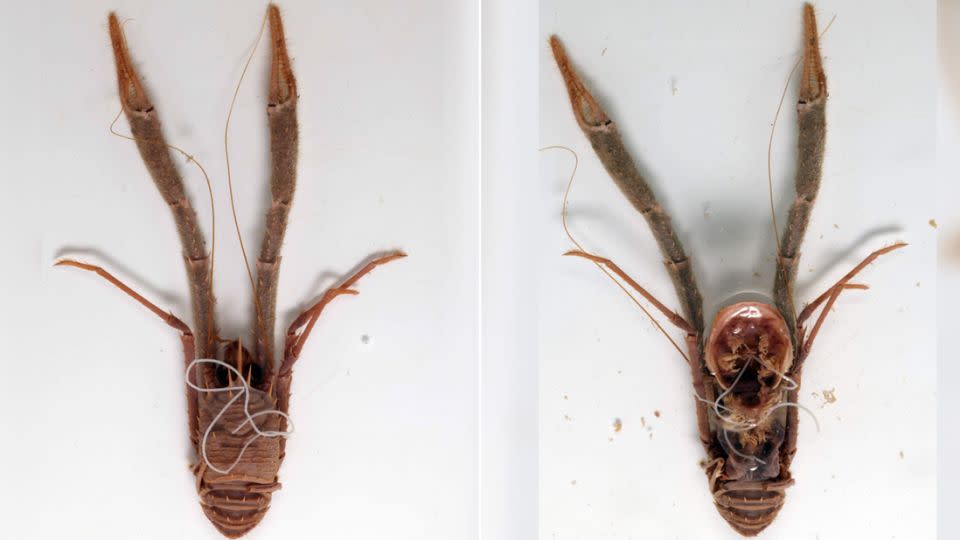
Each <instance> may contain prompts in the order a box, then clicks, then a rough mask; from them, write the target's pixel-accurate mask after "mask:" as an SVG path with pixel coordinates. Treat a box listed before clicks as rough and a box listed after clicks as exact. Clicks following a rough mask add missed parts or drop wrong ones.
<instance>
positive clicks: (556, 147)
mask: <svg viewBox="0 0 960 540" xmlns="http://www.w3.org/2000/svg"><path fill="white" fill-rule="evenodd" d="M544 150H566V151H567V152H570V153H571V154H573V159H574V162H573V171H571V172H570V180H569V181H567V189H566V191H564V193H563V206H562V208H561V210H560V219H561V221H562V223H563V232H565V233H566V234H567V238H569V239H570V242H572V243H573V245H575V246H577V249H579V250H580V251H582V252H584V253H589V252H588V251H587V250H586V249H584V248H583V246H582V245H580V242H577V239H576V238H574V237H573V234H571V233H570V228H569V227H568V226H567V208H568V206H569V199H570V190H571V188H573V179H574V178H576V176H577V169H578V168H579V167H580V156H578V155H577V153H576V152H574V151H573V150H572V149H571V148H568V147H566V146H560V145H553V146H544V147H543V148H541V149H540V150H539V151H540V152H542V151H544ZM593 264H594V265H596V267H597V268H599V269H600V271H601V272H603V273H604V274H606V275H607V277H608V278H610V279H611V280H612V281H613V282H614V283H616V284H617V287H620V290H621V291H623V292H624V294H626V295H627V296H629V297H630V299H631V300H633V303H634V304H636V305H637V307H639V308H640V310H641V311H643V314H644V315H646V316H647V318H648V319H650V322H652V323H653V325H654V326H656V327H657V330H659V331H660V333H661V334H663V335H664V337H666V338H667V339H668V340H669V341H670V344H671V345H673V348H674V349H676V350H677V352H678V353H680V356H682V357H683V359H684V360H686V361H687V363H688V364H689V363H690V359H689V358H688V357H687V355H686V354H684V352H683V350H682V349H681V348H680V346H679V345H677V342H676V341H674V339H673V338H672V337H670V334H668V333H667V331H666V330H665V329H664V328H663V326H661V324H660V321H658V320H657V319H656V317H654V316H653V315H651V314H650V312H649V311H647V308H645V307H644V306H643V304H642V303H640V300H638V299H637V297H635V296H634V295H633V293H631V292H630V291H629V290H628V289H627V288H626V287H625V286H624V285H623V283H621V282H620V280H618V279H617V278H616V277H614V275H613V274H611V273H610V271H609V270H607V269H606V268H604V266H603V265H602V264H600V263H598V262H596V261H593Z"/></svg>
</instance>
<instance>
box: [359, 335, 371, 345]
mask: <svg viewBox="0 0 960 540" xmlns="http://www.w3.org/2000/svg"><path fill="white" fill-rule="evenodd" d="M360 343H363V344H364V345H369V344H370V336H368V335H367V334H364V335H362V336H360Z"/></svg>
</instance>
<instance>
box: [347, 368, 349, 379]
mask: <svg viewBox="0 0 960 540" xmlns="http://www.w3.org/2000/svg"><path fill="white" fill-rule="evenodd" d="M349 376H350V370H349V369H348V370H347V377H349Z"/></svg>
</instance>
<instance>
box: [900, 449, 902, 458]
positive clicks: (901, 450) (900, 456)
mask: <svg viewBox="0 0 960 540" xmlns="http://www.w3.org/2000/svg"><path fill="white" fill-rule="evenodd" d="M900 459H903V450H901V451H900Z"/></svg>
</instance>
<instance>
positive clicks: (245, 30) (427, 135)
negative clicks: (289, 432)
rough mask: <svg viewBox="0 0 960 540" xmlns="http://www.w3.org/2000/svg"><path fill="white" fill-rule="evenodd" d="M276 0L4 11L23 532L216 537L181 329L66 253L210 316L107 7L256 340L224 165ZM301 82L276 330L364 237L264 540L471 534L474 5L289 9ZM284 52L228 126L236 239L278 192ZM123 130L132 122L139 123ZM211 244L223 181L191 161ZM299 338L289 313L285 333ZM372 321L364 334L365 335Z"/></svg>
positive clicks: (312, 363)
mask: <svg viewBox="0 0 960 540" xmlns="http://www.w3.org/2000/svg"><path fill="white" fill-rule="evenodd" d="M264 8H265V4H263V3H260V2H247V3H232V2H231V3H226V2H164V3H162V4H161V3H146V2H134V1H127V2H124V1H119V2H118V1H111V2H103V1H97V2H83V3H64V2H49V1H47V2H30V3H26V4H22V5H19V6H18V8H17V10H16V12H15V13H8V15H7V16H5V17H4V20H3V25H2V35H3V36H4V40H5V43H4V47H3V50H2V53H0V54H2V55H3V56H2V59H0V65H2V66H3V71H4V73H6V74H7V75H6V76H5V77H4V82H3V85H2V87H0V88H2V101H3V102H4V103H5V104H6V105H5V106H4V107H3V109H2V112H0V115H2V117H0V118H2V124H3V125H4V126H5V129H4V130H3V136H2V140H0V147H2V148H3V156H2V158H0V164H2V165H0V167H2V178H3V181H4V182H5V185H6V186H8V189H7V190H5V194H4V196H3V197H2V201H0V205H2V211H0V215H2V218H0V219H2V223H0V231H2V232H0V234H2V240H3V245H4V246H5V248H4V249H5V250H6V251H7V253H8V254H9V255H8V256H7V257H6V258H5V261H6V268H5V271H4V279H3V280H2V282H0V283H2V285H0V288H2V298H3V299H4V305H5V306H6V309H4V310H3V314H2V315H0V318H2V319H0V321H2V324H0V327H2V328H4V329H5V332H4V338H5V339H4V343H5V344H6V345H5V347H6V351H5V356H6V361H5V362H4V365H5V370H4V371H5V375H4V380H5V381H7V383H6V385H5V390H4V392H3V393H2V394H0V396H2V397H0V410H2V411H3V415H4V431H5V432H6V435H4V436H3V440H4V444H3V450H0V454H2V461H3V462H4V463H6V464H7V468H6V470H7V472H6V475H5V478H4V479H5V485H6V488H5V489H4V490H3V494H2V495H0V498H2V500H0V507H3V508H6V509H7V510H8V511H9V510H11V509H14V510H15V511H14V512H12V513H11V512H7V513H6V514H5V515H6V517H5V519H4V534H5V535H6V536H7V537H10V538H14V537H16V538H59V537H63V536H64V535H65V534H69V535H71V536H74V537H96V538H131V537H136V538H220V535H219V533H217V532H216V531H215V530H214V528H213V527H212V526H211V525H210V524H209V523H207V522H206V518H205V517H204V516H203V514H202V513H201V510H200V508H199V506H198V504H197V496H196V493H195V489H194V484H193V476H192V474H191V473H190V472H189V470H188V466H189V465H190V464H191V462H192V457H191V452H190V450H189V443H188V439H187V429H186V426H187V423H186V415H185V400H184V397H183V395H184V390H183V382H182V373H181V371H182V367H183V362H182V359H181V357H180V352H179V340H178V336H177V335H176V333H175V332H174V331H172V330H170V329H169V328H167V327H166V326H165V325H164V324H163V323H162V322H161V321H159V320H158V319H157V318H156V317H154V316H153V315H152V314H150V313H149V312H148V311H147V310H145V309H144V308H142V307H140V306H139V305H137V304H136V303H135V302H133V301H132V300H131V299H129V298H127V297H126V296H124V295H123V294H122V293H120V292H119V291H116V290H114V289H113V288H111V287H109V286H108V285H106V284H105V282H103V281H101V280H99V279H98V278H96V277H95V276H93V275H91V274H85V273H81V272H79V271H74V270H70V269H62V268H58V269H54V268H52V267H51V265H52V263H53V262H54V260H55V259H56V257H57V256H58V255H71V256H77V257H79V258H82V259H83V260H86V261H89V262H93V263H99V264H103V265H105V266H107V267H108V268H110V269H111V270H113V271H115V272H116V274H117V275H118V276H120V277H121V278H123V279H124V280H126V281H127V282H128V283H129V284H130V285H131V286H133V287H134V288H135V289H137V290H139V291H141V292H142V293H143V294H145V295H146V296H147V297H149V298H151V299H152V300H154V301H155V302H157V303H158V304H159V305H160V306H162V307H164V308H169V309H171V310H172V311H173V312H174V313H177V314H178V315H180V316H181V317H183V318H185V319H186V320H188V321H189V316H190V311H189V299H188V294H187V282H186V278H185V274H184V268H183V263H182V260H181V257H180V246H179V242H178V239H177V236H176V232H175V228H174V224H173V220H172V219H171V216H170V213H169V210H168V209H167V208H166V206H165V205H164V204H163V202H162V201H161V199H160V197H159V195H158V194H157V192H156V188H155V187H154V185H153V183H152V181H151V180H150V178H149V176H148V174H147V172H146V170H145V168H144V166H143V164H142V162H141V160H140V157H139V155H138V153H137V150H136V148H135V146H134V144H133V143H131V142H129V141H126V140H123V139H120V138H117V137H114V136H112V135H110V134H109V132H108V130H107V126H108V124H109V123H110V120H111V119H112V118H113V116H114V115H115V114H116V113H117V111H118V110H119V107H120V105H119V101H118V99H117V96H116V92H117V91H116V78H115V74H114V68H113V58H112V53H111V49H110V43H109V39H108V35H107V26H106V16H107V12H108V10H109V9H116V10H117V12H118V13H119V15H120V16H121V18H124V19H130V20H129V22H127V23H126V26H125V29H126V33H127V37H128V40H129V44H130V47H131V51H132V54H133V57H134V60H135V61H136V63H137V65H138V66H139V68H140V70H141V73H142V75H143V77H144V81H145V84H146V85H147V86H148V88H149V90H150V93H151V95H152V96H153V98H154V101H155V104H156V106H157V109H158V111H159V112H160V115H161V119H162V121H163V122H164V127H165V133H166V135H167V138H168V141H169V142H171V143H174V144H177V145H180V146H182V147H183V148H185V149H187V150H188V151H190V152H191V153H193V154H194V155H195V156H196V158H197V159H198V160H199V161H200V162H201V163H203V164H204V166H206V167H207V169H208V170H209V171H210V173H211V176H212V178H213V181H214V190H215V193H216V204H217V206H216V209H217V252H216V270H217V272H216V278H215V282H216V293H217V299H218V301H219V302H218V314H219V316H220V321H221V326H222V334H223V335H224V336H225V337H232V336H236V335H241V336H243V337H244V338H246V339H249V333H248V332H249V324H250V321H251V320H252V317H251V311H252V310H251V308H250V305H251V294H250V290H249V289H250V288H249V285H248V281H247V276H246V273H245V271H244V269H243V265H242V260H241V258H240V255H239V249H238V246H237V241H236V237H235V235H234V234H233V232H232V227H233V224H232V222H231V221H230V219H229V205H228V199H227V188H226V178H225V169H224V163H223V150H222V134H223V125H224V120H225V115H226V111H227V107H228V104H229V100H230V97H231V95H232V93H233V90H234V87H235V85H236V83H237V79H238V77H239V74H240V69H241V67H242V65H243V62H244V60H245V59H246V56H247V54H248V51H249V47H250V46H251V45H252V43H253V40H254V37H255V36H256V33H257V29H258V28H259V26H260V22H261V18H262V16H263V12H264ZM281 8H282V10H283V13H284V17H285V18H284V22H285V26H286V36H287V39H288V42H289V48H290V53H291V55H292V56H293V63H294V69H295V72H296V76H297V79H298V84H299V90H300V126H301V127H300V132H301V135H300V165H299V182H298V187H297V194H296V203H295V204H294V208H293V212H292V215H291V219H290V226H289V232H288V235H287V239H286V244H285V246H284V251H283V258H284V259H283V265H282V272H281V280H280V291H279V302H278V327H282V328H285V327H286V325H287V324H289V322H290V321H291V320H292V317H293V316H295V315H296V314H297V313H298V312H299V311H300V310H301V309H303V308H304V307H306V305H307V303H308V302H309V301H311V300H313V299H315V298H316V297H317V296H318V295H319V294H320V293H321V292H322V291H323V289H324V288H326V287H327V286H329V285H330V284H332V283H334V281H335V280H336V279H337V278H338V277H339V276H342V275H343V274H344V273H346V272H347V271H348V270H350V269H352V268H353V267H354V266H355V265H357V264H358V263H359V262H360V261H362V260H364V259H365V258H366V257H368V256H369V255H370V254H372V253H375V252H379V251H383V250H389V249H397V248H402V249H404V250H406V251H407V252H408V253H409V254H410V257H409V258H407V259H405V260H402V261H398V262H394V263H391V264H390V265H388V266H385V267H382V268H379V269H377V270H376V271H375V272H374V273H372V274H370V275H368V276H367V277H365V278H364V279H363V280H362V281H361V282H360V283H359V284H358V285H357V287H358V290H359V291H360V295H359V296H358V297H355V298H346V299H339V300H337V301H336V302H335V303H334V304H333V305H331V306H330V307H329V309H328V310H327V311H326V312H325V313H324V315H323V318H322V319H321V322H320V324H319V325H318V326H317V328H316V330H315V332H314V334H313V337H312V338H311V339H310V342H309V344H308V345H307V347H306V348H305V350H304V353H303V357H302V359H301V361H300V363H299V364H298V366H297V369H296V376H295V377H294V386H293V393H294V396H293V399H292V404H291V411H290V412H291V414H292V415H293V418H294V420H295V422H296V427H297V432H296V434H295V435H294V437H293V438H292V439H291V440H290V441H289V443H288V445H287V458H286V461H285V462H284V463H283V467H282V468H281V471H280V480H281V481H282V482H283V484H284V487H283V489H282V490H281V491H280V492H278V493H277V494H276V495H275V496H274V499H273V501H274V504H273V508H272V509H271V510H270V512H269V514H268V515H267V517H266V519H265V520H264V521H263V523H262V524H261V525H260V526H259V527H258V528H257V529H255V530H254V531H253V532H252V533H251V534H250V536H249V537H250V538H253V539H256V538H306V537H310V538H410V539H421V538H436V539H450V538H475V537H476V536H477V532H476V531H477V519H478V517H477V514H478V510H477V508H478V500H477V492H478V485H477V482H478V476H477V468H478V440H477V434H478V416H477V415H478V411H477V401H478V385H477V372H478V365H477V358H478V356H477V337H476V336H477V322H478V321H477V312H478V305H477V301H478V300H477V284H478V274H477V268H478V261H477V257H478V252H479V247H478V243H477V238H478V222H479V216H478V214H477V210H478V206H477V201H476V191H477V176H476V175H477V173H476V171H477V151H476V149H477V132H478V125H477V119H478V108H477V107H478V105H477V104H478V95H477V88H478V82H477V74H478V65H477V47H478V36H477V30H476V29H477V27H478V21H477V11H476V7H475V6H472V5H470V4H469V3H463V2H444V1H439V0H418V1H415V2H403V3H396V4H391V3H385V2H376V1H361V2H350V3H332V4H331V3H316V2H293V1H288V2H284V3H282V5H281ZM267 44H268V42H267V41H266V40H265V41H264V43H263V44H261V48H260V49H259V50H258V51H257V53H256V57H255V60H254V62H253V64H252V67H251V69H250V71H249V72H248V74H247V79H246V80H245V82H244V84H243V87H242V88H241V94H240V100H239V103H238V106H237V109H236V111H235V113H234V118H233V124H232V126H231V149H232V158H233V159H232V166H233V171H234V188H235V190H236V201H237V207H238V210H239V213H240V222H241V229H242V231H243V235H244V239H245V240H246V241H247V249H248V252H249V253H251V256H255V255H254V254H255V253H256V251H257V250H258V248H259V239H260V235H261V226H262V221H263V217H262V216H263V214H264V212H265V211H266V208H267V204H268V201H269V195H268V194H269V191H268V170H269V169H268V167H269V165H268V149H267V141H266V136H267V128H266V115H265V99H266V97H265V95H266V81H267V74H268V70H269V63H268V47H267ZM118 128H119V129H120V130H121V131H123V132H127V130H128V128H127V125H126V121H125V120H121V121H120V122H119V123H118ZM180 170H181V171H182V172H183V173H184V177H185V178H184V180H185V183H186V184H187V185H188V187H189V190H190V193H191V196H192V200H193V202H194V205H195V206H196V208H197V210H198V213H199V215H200V220H201V223H202V225H203V226H204V229H205V231H206V233H207V234H208V236H209V234H210V230H209V220H210V210H209V206H208V204H207V199H206V190H205V186H204V184H203V180H202V177H201V176H200V175H199V174H198V173H197V171H196V170H195V169H194V168H192V167H190V166H186V165H184V164H181V165H180ZM280 330H281V328H278V332H279V331H280ZM364 335H367V336H369V338H370V341H369V344H368V345H364V344H363V343H362V341H361V338H362V336H364Z"/></svg>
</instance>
